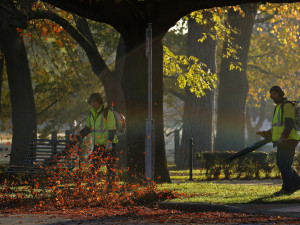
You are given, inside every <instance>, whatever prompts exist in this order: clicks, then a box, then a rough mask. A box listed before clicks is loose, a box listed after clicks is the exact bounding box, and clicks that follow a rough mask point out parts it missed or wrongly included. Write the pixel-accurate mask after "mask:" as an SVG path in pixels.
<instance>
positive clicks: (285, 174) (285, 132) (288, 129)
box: [257, 86, 300, 196]
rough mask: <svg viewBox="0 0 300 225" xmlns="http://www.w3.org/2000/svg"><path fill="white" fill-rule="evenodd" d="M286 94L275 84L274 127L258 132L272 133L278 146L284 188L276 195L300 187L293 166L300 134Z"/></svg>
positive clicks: (291, 105)
mask: <svg viewBox="0 0 300 225" xmlns="http://www.w3.org/2000/svg"><path fill="white" fill-rule="evenodd" d="M284 95H285V93H284V91H283V90H282V89H281V87H279V86H273V87H272V88H271V89H270V97H271V99H272V100H273V101H274V103H275V105H276V106H275V109H274V115H273V120H272V129H271V130H269V131H263V132H257V134H260V135H261V136H263V137H266V136H268V135H272V142H273V145H274V147H275V146H277V154H276V162H277V166H278V168H279V170H280V173H281V176H282V181H283V184H282V189H281V190H280V191H278V192H275V193H274V195H275V196H279V195H288V194H292V193H294V192H295V191H297V190H299V189H300V177H299V175H298V173H297V172H296V171H295V170H294V169H293V167H292V164H293V160H294V156H295V149H296V147H297V144H298V142H299V140H300V135H299V134H298V133H297V131H296V130H295V127H294V123H295V107H294V105H293V104H292V103H291V102H289V101H288V100H287V99H286V98H285V97H284Z"/></svg>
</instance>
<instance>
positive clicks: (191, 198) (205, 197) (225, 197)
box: [159, 182, 300, 204]
mask: <svg viewBox="0 0 300 225" xmlns="http://www.w3.org/2000/svg"><path fill="white" fill-rule="evenodd" d="M159 188H160V189H167V190H173V191H176V192H178V193H186V194H187V195H182V197H181V198H179V199H172V200H168V201H170V202H194V203H196V202H197V203H212V204H244V203H255V204H258V203H261V204H264V203H296V202H297V203H298V202H299V203H300V191H298V192H295V193H293V194H292V195H289V196H281V197H272V196H271V195H272V194H273V193H274V192H276V191H278V190H279V189H280V188H281V187H280V186H269V185H247V184H217V183H212V182H201V183H194V182H190V183H173V184H163V185H161V186H160V187H159Z"/></svg>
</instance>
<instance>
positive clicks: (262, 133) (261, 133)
mask: <svg viewBox="0 0 300 225" xmlns="http://www.w3.org/2000/svg"><path fill="white" fill-rule="evenodd" d="M256 134H258V135H260V136H261V137H263V138H268V137H271V136H272V132H271V130H268V131H257V132H256Z"/></svg>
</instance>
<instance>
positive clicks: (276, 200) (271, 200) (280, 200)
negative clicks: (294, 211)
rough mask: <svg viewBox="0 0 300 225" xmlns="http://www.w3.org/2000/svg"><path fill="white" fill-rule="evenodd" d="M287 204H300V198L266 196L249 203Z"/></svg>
mask: <svg viewBox="0 0 300 225" xmlns="http://www.w3.org/2000/svg"><path fill="white" fill-rule="evenodd" d="M287 203H300V198H299V197H295V198H293V196H292V195H283V196H274V194H271V195H264V196H262V197H260V198H257V199H254V200H252V201H249V202H248V203H247V204H287Z"/></svg>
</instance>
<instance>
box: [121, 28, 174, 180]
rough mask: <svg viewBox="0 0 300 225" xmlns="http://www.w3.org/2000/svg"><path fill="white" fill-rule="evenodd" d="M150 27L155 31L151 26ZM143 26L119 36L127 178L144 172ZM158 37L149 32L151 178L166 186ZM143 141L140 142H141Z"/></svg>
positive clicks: (144, 82) (145, 81) (159, 37)
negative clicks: (122, 53)
mask: <svg viewBox="0 0 300 225" xmlns="http://www.w3.org/2000/svg"><path fill="white" fill-rule="evenodd" d="M153 27H155V26H154V25H153ZM145 30H146V25H145V26H140V27H139V28H138V29H137V28H135V29H134V30H133V31H131V32H134V33H130V32H129V31H128V33H122V36H123V38H124V42H125V46H126V53H127V55H126V63H125V68H124V76H123V79H122V86H123V90H124V93H125V99H126V115H127V146H128V151H127V153H128V154H127V159H128V166H129V175H130V176H134V175H143V174H144V172H145V128H146V126H145V123H146V119H147V90H148V88H147V57H146V55H145ZM162 37H163V36H162V35H155V30H153V40H154V43H153V89H154V91H153V116H154V120H155V155H156V156H155V160H156V161H155V178H156V179H157V178H158V177H160V181H164V182H169V181H170V177H169V173H168V169H167V164H166V153H165V143H164V135H163V82H162ZM141 140H143V141H141Z"/></svg>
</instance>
